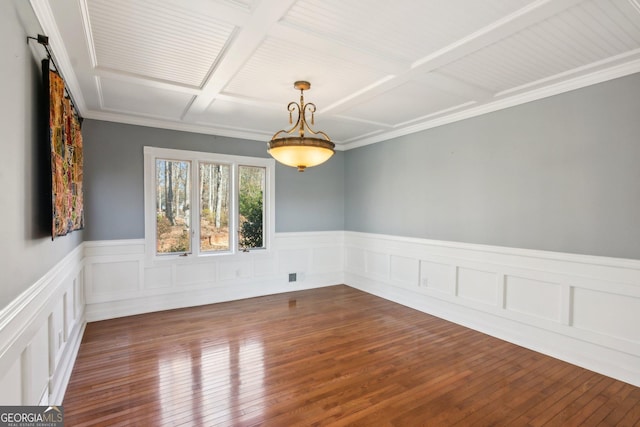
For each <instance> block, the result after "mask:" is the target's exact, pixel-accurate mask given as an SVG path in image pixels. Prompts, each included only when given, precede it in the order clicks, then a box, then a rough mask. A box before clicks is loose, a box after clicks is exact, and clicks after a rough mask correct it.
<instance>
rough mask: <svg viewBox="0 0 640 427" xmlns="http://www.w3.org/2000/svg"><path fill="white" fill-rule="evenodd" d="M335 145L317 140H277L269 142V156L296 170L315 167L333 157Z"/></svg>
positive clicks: (297, 138) (295, 138) (296, 138)
mask: <svg viewBox="0 0 640 427" xmlns="http://www.w3.org/2000/svg"><path fill="white" fill-rule="evenodd" d="M334 147H335V144H334V143H333V142H331V141H326V140H323V139H319V138H300V137H291V138H278V139H274V140H271V141H270V142H269V150H268V151H269V154H271V156H272V157H273V158H274V159H276V160H277V161H278V162H280V163H282V164H285V165H287V166H292V167H296V168H298V171H300V172H303V171H304V170H305V169H306V168H308V167H312V166H317V165H319V164H321V163H324V162H326V161H327V160H329V158H330V157H331V156H333V153H334V150H333V148H334Z"/></svg>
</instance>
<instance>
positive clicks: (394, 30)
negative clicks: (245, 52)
mask: <svg viewBox="0 0 640 427" xmlns="http://www.w3.org/2000/svg"><path fill="white" fill-rule="evenodd" d="M531 2H532V1H531V0H484V1H469V0H447V1H442V0H422V1H416V0H394V1H364V2H362V1H360V2H355V1H345V0H300V1H298V2H296V4H295V5H294V6H293V7H292V8H291V10H290V11H289V13H288V14H287V15H286V16H285V17H284V19H283V23H284V24H286V25H290V26H294V27H296V28H299V29H302V30H305V31H309V32H312V33H315V34H318V35H321V36H323V37H330V38H332V39H334V40H337V41H339V42H341V43H345V44H348V45H351V46H354V47H357V48H361V49H362V50H365V51H369V52H372V53H377V54H379V55H381V56H385V57H390V58H396V59H399V60H405V61H407V60H408V61H415V60H418V59H420V58H422V57H424V56H426V55H428V54H430V53H432V52H434V51H435V50H438V49H440V48H443V47H445V46H447V45H449V44H451V43H453V42H455V41H457V40H459V39H461V38H463V37H465V36H467V35H469V34H471V33H473V32H475V31H477V30H479V29H481V28H483V27H484V26H486V25H489V24H491V23H492V22H494V21H496V20H498V19H500V18H501V17H503V16H504V15H505V14H509V13H513V12H515V11H516V10H518V9H520V8H522V7H523V6H526V5H527V4H529V3H531Z"/></svg>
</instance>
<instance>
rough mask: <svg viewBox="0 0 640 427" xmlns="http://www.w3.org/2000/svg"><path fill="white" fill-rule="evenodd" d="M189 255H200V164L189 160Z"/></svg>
mask: <svg viewBox="0 0 640 427" xmlns="http://www.w3.org/2000/svg"><path fill="white" fill-rule="evenodd" d="M190 199H191V200H189V206H190V207H191V209H189V212H190V214H191V253H192V254H193V255H194V256H199V255H200V162H199V161H197V160H191V197H190Z"/></svg>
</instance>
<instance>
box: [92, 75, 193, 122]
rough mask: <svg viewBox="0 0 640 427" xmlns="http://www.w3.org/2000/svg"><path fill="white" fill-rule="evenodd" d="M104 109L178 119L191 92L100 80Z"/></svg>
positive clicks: (190, 96) (188, 100) (189, 99)
mask: <svg viewBox="0 0 640 427" xmlns="http://www.w3.org/2000/svg"><path fill="white" fill-rule="evenodd" d="M100 89H101V93H102V104H103V108H104V109H106V110H111V111H119V112H125V113H134V114H140V115H143V116H147V117H153V118H168V119H171V120H179V119H180V117H181V116H182V113H183V112H184V110H185V108H186V107H187V104H188V103H189V102H190V101H191V98H192V95H190V94H186V93H180V92H174V91H170V90H164V89H158V88H154V87H150V86H142V85H137V84H133V83H127V82H122V81H118V80H112V79H105V78H102V79H100Z"/></svg>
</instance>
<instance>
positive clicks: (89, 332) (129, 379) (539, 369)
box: [63, 286, 640, 427]
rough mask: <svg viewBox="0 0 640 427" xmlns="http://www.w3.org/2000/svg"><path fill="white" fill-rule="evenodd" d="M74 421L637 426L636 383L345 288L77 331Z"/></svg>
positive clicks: (69, 414)
mask: <svg viewBox="0 0 640 427" xmlns="http://www.w3.org/2000/svg"><path fill="white" fill-rule="evenodd" d="M63 403H64V410H65V421H66V422H67V425H73V426H91V425H108V426H132V425H133V426H135V425H139V426H148V425H161V426H162V425H165V426H179V425H184V426H258V425H260V426H310V425H313V426H329V425H330V426H338V427H339V426H367V427H370V426H412V427H413V426H419V425H436V426H441V425H443V426H450V425H460V426H468V425H481V426H485V425H508V426H521V425H522V426H525V425H531V426H534V425H540V426H542V425H547V426H549V425H587V426H589V425H629V426H633V425H635V424H637V421H638V417H640V413H639V412H638V411H639V410H640V409H639V408H640V389H638V388H637V387H633V386H631V385H629V384H625V383H622V382H620V381H615V380H613V379H610V378H607V377H604V376H602V375H598V374H595V373H593V372H590V371H587V370H585V369H582V368H579V367H576V366H572V365H570V364H568V363H565V362H562V361H559V360H556V359H553V358H550V357H547V356H544V355H541V354H539V353H535V352H533V351H530V350H527V349H524V348H522V347H518V346H516V345H514V344H511V343H507V342H504V341H501V340H498V339H496V338H492V337H489V336H487V335H484V334H481V333H479V332H475V331H472V330H470V329H467V328H464V327H462V326H459V325H455V324H453V323H450V322H446V321H444V320H441V319H438V318H436V317H433V316H429V315H427V314H424V313H421V312H418V311H415V310H412V309H409V308H407V307H403V306H400V305H397V304H394V303H392V302H389V301H386V300H384V299H381V298H378V297H375V296H373V295H369V294H366V293H363V292H360V291H358V290H355V289H352V288H349V287H347V286H333V287H327V288H321V289H313V290H308V291H301V292H291V293H286V294H279V295H271V296H266V297H260V298H253V299H247V300H241V301H233V302H228V303H221V304H213V305H208V306H201V307H191V308H186V309H181V310H172V311H165V312H159V313H151V314H145V315H140V316H132V317H128V318H119V319H113V320H108V321H103V322H95V323H90V324H89V325H87V328H86V331H85V335H84V337H83V340H82V344H81V346H80V351H79V353H78V358H77V360H76V363H75V366H74V369H73V372H72V376H71V380H70V382H69V386H68V389H67V393H66V395H65V399H64V402H63Z"/></svg>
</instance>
